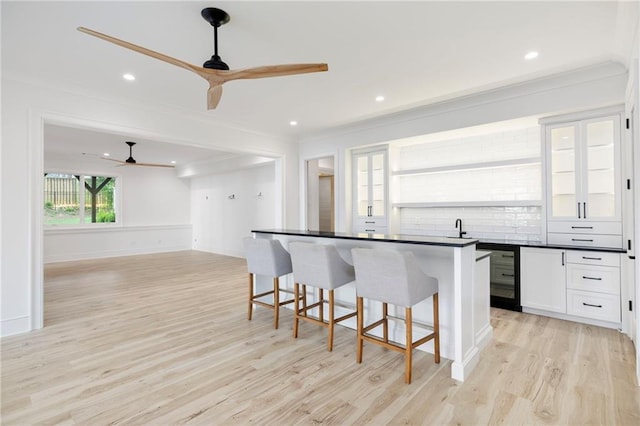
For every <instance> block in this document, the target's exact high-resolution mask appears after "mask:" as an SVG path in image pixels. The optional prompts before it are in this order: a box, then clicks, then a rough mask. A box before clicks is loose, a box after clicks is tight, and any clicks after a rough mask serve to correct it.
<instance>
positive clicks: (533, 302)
mask: <svg viewBox="0 0 640 426" xmlns="http://www.w3.org/2000/svg"><path fill="white" fill-rule="evenodd" d="M520 268H521V269H520V270H521V289H520V291H521V295H522V300H521V302H522V306H523V308H530V309H534V310H536V312H535V313H540V312H538V311H544V312H548V313H557V314H566V315H564V316H561V318H564V319H571V320H574V321H581V320H583V319H586V320H596V321H605V322H607V323H610V324H613V325H615V326H616V327H617V326H618V325H619V324H620V321H621V317H620V315H621V310H620V255H619V254H617V253H608V252H596V251H586V250H585V251H578V250H558V249H546V248H530V247H523V248H522V249H521V250H520ZM525 310H526V309H525ZM551 316H553V314H551ZM587 322H589V321H587ZM602 325H608V324H602Z"/></svg>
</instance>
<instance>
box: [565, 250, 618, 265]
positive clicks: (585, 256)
mask: <svg viewBox="0 0 640 426" xmlns="http://www.w3.org/2000/svg"><path fill="white" fill-rule="evenodd" d="M567 262H568V263H580V264H583V265H600V266H615V267H620V255H619V254H618V253H600V252H596V251H573V250H569V251H567Z"/></svg>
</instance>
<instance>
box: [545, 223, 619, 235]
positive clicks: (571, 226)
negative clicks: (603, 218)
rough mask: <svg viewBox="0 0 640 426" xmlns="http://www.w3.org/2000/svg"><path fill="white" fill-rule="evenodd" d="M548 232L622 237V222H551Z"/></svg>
mask: <svg viewBox="0 0 640 426" xmlns="http://www.w3.org/2000/svg"><path fill="white" fill-rule="evenodd" d="M547 231H548V232H553V233H560V234H604V235H622V223H621V222H587V221H566V222H561V221H549V222H548V224H547Z"/></svg>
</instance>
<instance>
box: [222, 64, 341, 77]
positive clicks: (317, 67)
mask: <svg viewBox="0 0 640 426" xmlns="http://www.w3.org/2000/svg"><path fill="white" fill-rule="evenodd" d="M328 69H329V67H328V65H327V64H286V65H266V66H262V67H254V68H245V69H241V70H231V71H221V72H219V73H217V75H218V76H220V77H222V78H223V79H224V81H231V80H241V79H250V78H266V77H280V76H284V75H294V74H306V73H310V72H321V71H327V70H328Z"/></svg>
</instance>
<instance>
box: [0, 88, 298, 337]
mask: <svg viewBox="0 0 640 426" xmlns="http://www.w3.org/2000/svg"><path fill="white" fill-rule="evenodd" d="M86 90H88V89H86ZM86 90H84V91H81V90H79V89H77V88H67V89H65V90H63V89H60V88H51V87H44V86H39V85H36V84H32V83H27V82H22V81H16V80H9V79H7V78H6V77H3V79H2V166H1V173H2V175H1V176H0V189H1V197H2V199H1V205H2V217H1V221H2V225H1V226H2V236H1V249H0V251H1V253H2V268H1V269H2V270H1V273H2V276H1V280H2V281H1V283H0V296H1V297H0V298H1V299H2V300H1V302H0V309H1V313H0V325H1V327H0V329H1V330H0V334H1V335H3V336H4V335H8V334H14V333H20V332H24V331H28V330H32V329H34V328H39V327H41V326H42V303H43V302H42V265H43V229H42V217H41V209H42V173H43V150H42V147H43V129H44V123H45V122H48V123H55V124H60V125H65V126H69V125H71V126H78V127H86V128H90V129H96V130H102V131H107V132H115V133H120V134H128V135H130V136H131V137H140V138H150V139H152V140H159V141H165V142H166V141H170V142H172V143H177V144H185V145H194V146H201V147H210V148H214V149H222V150H229V151H232V152H236V153H252V154H255V155H263V156H268V157H272V158H276V164H277V166H276V182H277V186H278V194H276V199H275V201H274V203H275V204H278V208H279V211H280V212H281V213H282V214H281V217H280V218H279V219H278V220H279V222H280V223H279V226H289V227H297V226H298V193H299V192H298V162H297V146H296V145H295V144H293V143H292V142H290V141H287V140H283V139H279V138H276V137H273V136H269V135H264V134H258V133H254V132H247V131H244V130H240V129H238V128H234V127H231V126H228V125H226V124H224V123H221V122H219V121H217V120H216V119H215V116H213V115H212V114H208V113H205V112H203V113H202V114H187V113H185V112H184V111H182V110H174V109H170V108H167V107H162V106H154V105H149V104H146V103H142V102H137V101H132V100H129V101H123V100H115V99H108V98H104V97H99V96H97V95H95V94H92V93H88V92H87V91H86ZM136 220H137V219H136Z"/></svg>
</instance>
